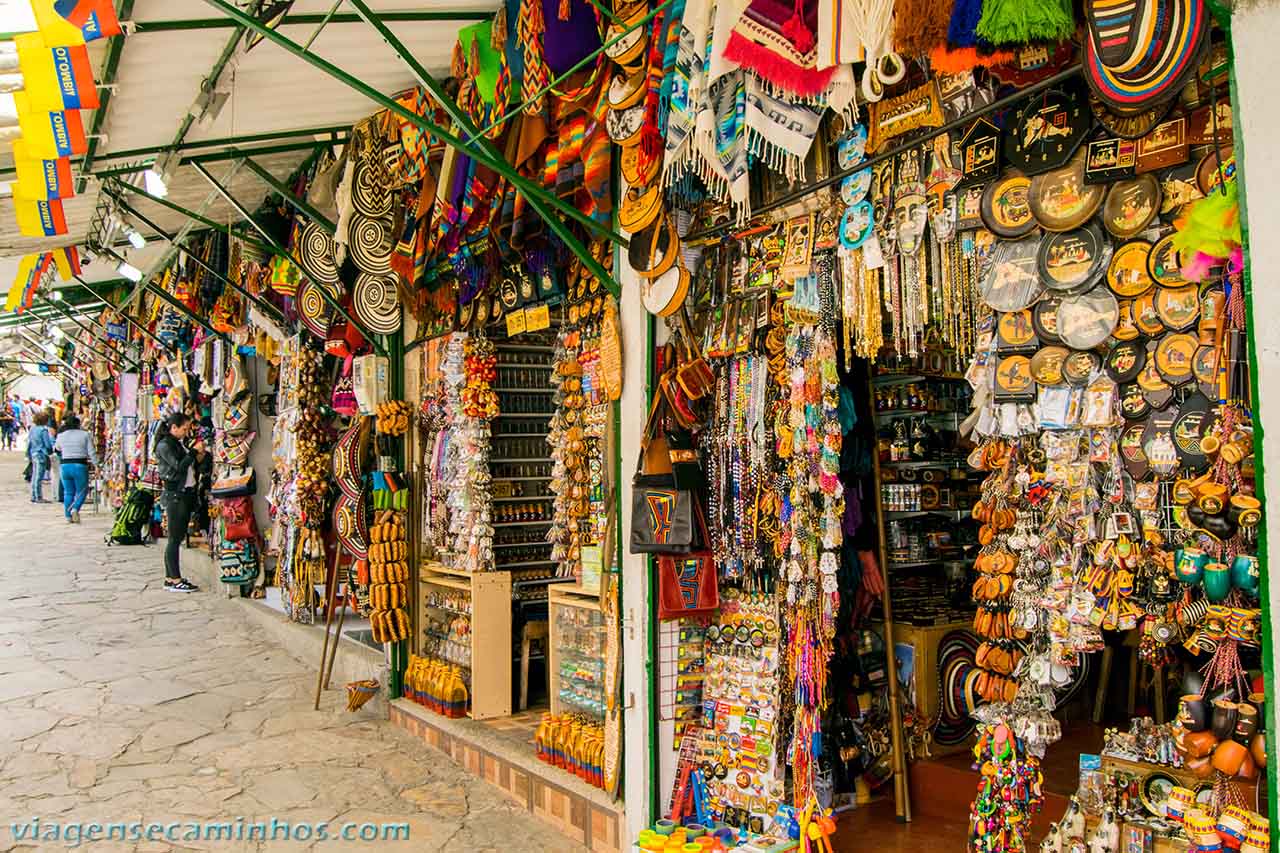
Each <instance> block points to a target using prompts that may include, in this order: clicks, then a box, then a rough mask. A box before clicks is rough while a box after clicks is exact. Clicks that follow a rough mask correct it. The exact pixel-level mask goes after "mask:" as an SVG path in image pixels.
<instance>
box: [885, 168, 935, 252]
mask: <svg viewBox="0 0 1280 853" xmlns="http://www.w3.org/2000/svg"><path fill="white" fill-rule="evenodd" d="M893 221H894V225H895V227H896V230H897V236H898V248H899V249H900V250H902V251H903V252H906V253H908V254H910V253H912V252H914V251H915V250H916V249H918V248H920V241H921V240H922V239H923V238H924V230H925V227H926V226H927V225H928V224H929V205H928V202H927V201H926V199H925V190H924V185H923V184H921V183H918V182H917V183H912V184H905V185H903V186H902V187H901V188H900V192H899V193H898V195H897V197H896V198H895V199H894V200H893Z"/></svg>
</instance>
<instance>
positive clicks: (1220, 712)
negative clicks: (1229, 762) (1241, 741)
mask: <svg viewBox="0 0 1280 853" xmlns="http://www.w3.org/2000/svg"><path fill="white" fill-rule="evenodd" d="M1239 716H1240V706H1239V705H1237V704H1236V703H1235V702H1232V701H1231V700H1230V699H1214V700H1213V712H1212V715H1211V716H1210V718H1209V731H1211V732H1213V736H1214V737H1216V738H1217V739H1218V740H1227V739H1228V738H1230V737H1231V736H1232V735H1233V734H1235V731H1236V719H1237V718H1238V717H1239Z"/></svg>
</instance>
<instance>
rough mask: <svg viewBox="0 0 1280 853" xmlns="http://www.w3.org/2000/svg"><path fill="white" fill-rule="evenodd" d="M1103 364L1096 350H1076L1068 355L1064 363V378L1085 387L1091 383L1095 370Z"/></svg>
mask: <svg viewBox="0 0 1280 853" xmlns="http://www.w3.org/2000/svg"><path fill="white" fill-rule="evenodd" d="M1101 366H1102V359H1101V358H1099V357H1098V354H1097V353H1096V352H1089V351H1087V350H1086V351H1081V350H1076V351H1074V352H1072V353H1071V355H1069V356H1067V360H1066V361H1064V362H1063V363H1062V378H1063V379H1065V380H1067V384H1069V385H1074V386H1076V387H1077V388H1083V387H1084V386H1085V385H1087V384H1089V380H1090V379H1092V378H1093V374H1094V372H1095V371H1096V370H1097V369H1098V368H1099V367H1101Z"/></svg>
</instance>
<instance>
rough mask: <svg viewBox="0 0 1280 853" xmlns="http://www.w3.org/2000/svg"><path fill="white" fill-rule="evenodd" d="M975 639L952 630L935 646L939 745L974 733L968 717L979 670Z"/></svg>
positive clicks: (975, 695)
mask: <svg viewBox="0 0 1280 853" xmlns="http://www.w3.org/2000/svg"><path fill="white" fill-rule="evenodd" d="M977 654H978V637H977V635H975V634H974V633H973V632H972V631H951V632H950V633H948V634H947V635H946V636H944V637H943V638H942V642H941V643H939V644H938V682H939V686H940V691H939V694H938V722H937V723H936V724H935V726H934V730H933V739H934V740H935V741H936V742H937V743H939V744H941V745H942V746H956V745H957V744H960V743H964V741H965V739H966V738H968V737H969V735H970V734H972V733H973V728H974V722H973V719H972V718H971V717H970V716H969V715H970V714H971V713H972V712H973V709H974V708H976V707H977V706H978V702H979V701H980V700H979V697H978V690H977V687H976V686H975V685H976V682H977V680H978V676H979V675H980V674H981V673H982V670H981V669H979V668H978V666H977V664H976V663H975V662H974V661H975V659H976V657H977Z"/></svg>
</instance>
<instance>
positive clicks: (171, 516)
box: [156, 412, 207, 592]
mask: <svg viewBox="0 0 1280 853" xmlns="http://www.w3.org/2000/svg"><path fill="white" fill-rule="evenodd" d="M190 433H191V416H190V415H187V414H184V413H182V412H175V413H174V414H172V415H170V416H169V417H168V419H167V420H166V421H165V423H164V426H163V427H161V434H160V438H159V439H157V440H156V465H157V467H158V468H159V469H160V481H161V483H163V485H164V491H163V492H161V494H160V505H161V506H162V507H164V511H165V518H166V525H167V526H168V532H169V542H168V544H167V545H166V546H165V549H164V588H165V589H166V590H168V591H170V592H197V591H198V590H199V589H200V588H199V587H198V586H196V585H195V584H193V583H191V582H190V581H188V580H187V579H186V578H184V577H183V576H182V571H181V570H180V568H179V566H178V555H179V553H180V551H181V548H182V543H183V541H184V540H185V539H186V538H187V525H188V524H189V523H190V522H191V511H192V509H193V508H194V507H195V497H196V471H195V466H196V465H197V464H199V463H202V462H203V461H204V459H205V456H206V455H207V451H206V450H205V447H204V442H203V441H197V442H196V443H195V444H194V445H191V446H190V447H188V446H187V444H186V438H187V436H188V435H190Z"/></svg>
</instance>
